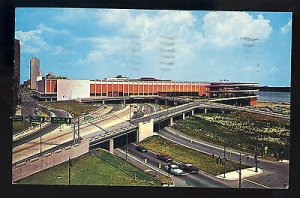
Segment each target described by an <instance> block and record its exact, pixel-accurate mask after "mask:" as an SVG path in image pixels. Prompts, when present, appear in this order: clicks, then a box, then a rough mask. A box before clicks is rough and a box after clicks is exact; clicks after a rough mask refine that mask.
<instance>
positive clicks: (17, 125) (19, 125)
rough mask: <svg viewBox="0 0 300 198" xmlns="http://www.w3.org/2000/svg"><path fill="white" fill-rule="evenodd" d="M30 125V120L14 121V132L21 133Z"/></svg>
mask: <svg viewBox="0 0 300 198" xmlns="http://www.w3.org/2000/svg"><path fill="white" fill-rule="evenodd" d="M29 127H30V122H28V121H26V120H24V121H23V122H13V134H16V133H19V132H21V131H23V130H26V129H28V128H29Z"/></svg>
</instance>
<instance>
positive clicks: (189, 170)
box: [178, 163, 199, 174]
mask: <svg viewBox="0 0 300 198" xmlns="http://www.w3.org/2000/svg"><path fill="white" fill-rule="evenodd" d="M178 167H179V168H180V169H182V170H183V171H184V172H186V173H190V174H197V173H198V171H199V169H198V168H197V167H195V166H193V164H184V163H182V164H179V165H178Z"/></svg>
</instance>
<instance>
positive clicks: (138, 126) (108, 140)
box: [16, 97, 290, 163]
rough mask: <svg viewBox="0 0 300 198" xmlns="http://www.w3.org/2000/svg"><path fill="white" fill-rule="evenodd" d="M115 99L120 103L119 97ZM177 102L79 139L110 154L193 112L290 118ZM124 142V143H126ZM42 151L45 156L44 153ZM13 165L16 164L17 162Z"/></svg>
mask: <svg viewBox="0 0 300 198" xmlns="http://www.w3.org/2000/svg"><path fill="white" fill-rule="evenodd" d="M149 98H153V97H149ZM160 98H162V97H160ZM117 99H118V100H120V98H117ZM141 99H143V98H141ZM154 99H157V98H154ZM163 99H164V100H168V101H172V102H173V99H175V98H173V97H168V98H166V97H163ZM180 99H181V98H180ZM180 99H178V98H177V101H178V102H182V103H184V104H183V105H179V106H174V107H171V108H169V109H165V110H162V111H158V112H153V113H150V114H148V115H144V116H143V117H140V118H137V119H132V120H131V122H128V121H125V122H122V123H120V124H117V125H114V126H112V127H109V128H107V129H105V130H101V129H100V130H98V131H97V132H94V133H92V134H89V135H86V136H82V137H81V138H82V139H84V140H88V141H89V145H90V147H95V146H97V145H100V144H106V145H107V149H108V150H110V151H111V152H112V150H113V148H114V140H116V139H118V138H119V139H120V138H123V139H124V138H126V137H127V138H128V135H129V136H131V141H134V142H140V141H142V140H143V139H145V138H147V137H150V136H152V135H153V133H154V131H157V130H160V129H161V128H163V127H165V126H172V125H173V123H174V120H175V119H185V118H186V117H187V116H189V115H194V114H195V112H201V113H207V112H209V111H218V112H221V113H226V112H229V111H244V112H250V113H259V114H262V115H267V116H273V117H276V118H281V119H286V120H289V119H290V116H288V115H282V114H278V113H270V112H265V111H261V110H257V109H251V108H249V107H239V106H232V105H226V104H220V103H215V102H210V101H209V102H204V101H194V102H188V100H184V99H181V100H180ZM123 100H124V98H123ZM132 134H133V135H132ZM125 143H128V140H127V141H126V142H125ZM68 144H72V142H68ZM55 148H56V149H59V148H61V147H60V145H58V146H56V147H53V148H51V151H54V150H55ZM43 152H45V153H46V152H47V150H45V151H43ZM42 154H43V153H42ZM42 154H41V155H42ZM39 155H40V154H39ZM35 157H36V156H35ZM31 158H32V157H29V158H26V159H24V160H25V161H26V160H28V159H29V160H30V159H31ZM24 160H22V161H24ZM16 163H19V161H18V162H16Z"/></svg>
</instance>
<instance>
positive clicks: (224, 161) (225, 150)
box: [224, 142, 226, 178]
mask: <svg viewBox="0 0 300 198" xmlns="http://www.w3.org/2000/svg"><path fill="white" fill-rule="evenodd" d="M225 174H226V144H225V142H224V178H225V177H226V176H225Z"/></svg>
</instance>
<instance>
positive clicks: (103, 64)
mask: <svg viewBox="0 0 300 198" xmlns="http://www.w3.org/2000/svg"><path fill="white" fill-rule="evenodd" d="M15 21H16V23H15V38H16V39H19V40H20V44H21V66H20V67H21V71H20V73H21V74H20V75H21V83H23V81H25V80H27V79H29V70H30V69H29V68H30V67H29V64H30V59H31V58H32V57H37V58H39V59H40V66H41V70H42V72H43V75H45V74H47V73H49V72H52V73H54V74H55V75H60V76H66V77H68V78H70V79H91V80H92V79H104V78H107V77H115V76H117V75H122V76H126V77H129V78H140V77H154V78H159V79H169V80H174V81H197V82H204V81H206V82H218V81H221V80H222V81H224V80H228V81H230V82H257V83H259V84H260V85H262V86H290V84H291V42H292V40H291V39H292V31H291V30H292V14H291V13H290V12H224V11H179V10H178V11H176V10H175V11H168V10H121V9H83V8H17V9H16V19H15Z"/></svg>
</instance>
